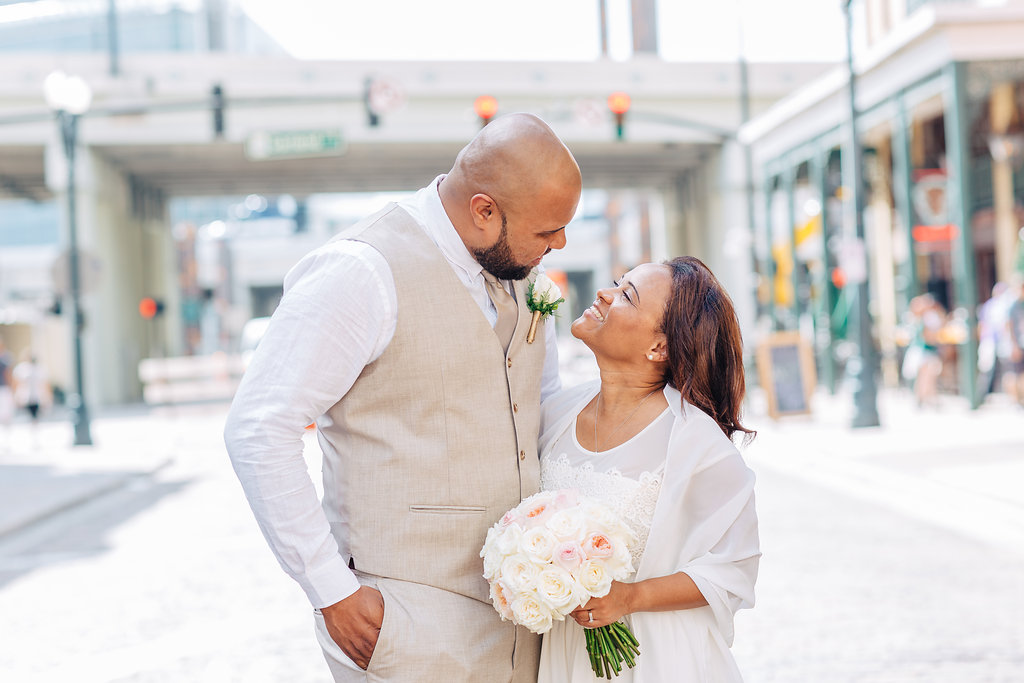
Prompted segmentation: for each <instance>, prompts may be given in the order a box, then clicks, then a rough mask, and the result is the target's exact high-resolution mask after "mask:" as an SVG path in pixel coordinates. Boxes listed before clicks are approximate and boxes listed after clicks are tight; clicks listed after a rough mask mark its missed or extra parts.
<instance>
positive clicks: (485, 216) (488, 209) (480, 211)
mask: <svg viewBox="0 0 1024 683" xmlns="http://www.w3.org/2000/svg"><path fill="white" fill-rule="evenodd" d="M469 215H470V218H472V219H473V225H474V226H476V228H477V229H478V230H480V231H481V233H483V234H482V235H481V236H482V237H483V238H484V240H485V242H486V243H488V244H490V243H491V242H493V241H494V240H496V239H498V236H499V235H501V212H500V211H498V204H497V202H495V201H494V199H492V198H491V196H490V195H486V194H483V193H477V194H475V195H473V196H472V197H470V198H469Z"/></svg>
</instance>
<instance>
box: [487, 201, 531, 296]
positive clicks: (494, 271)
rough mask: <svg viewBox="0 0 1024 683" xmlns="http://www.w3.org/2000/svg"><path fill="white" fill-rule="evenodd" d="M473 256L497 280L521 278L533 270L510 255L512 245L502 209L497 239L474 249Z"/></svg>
mask: <svg viewBox="0 0 1024 683" xmlns="http://www.w3.org/2000/svg"><path fill="white" fill-rule="evenodd" d="M473 258H475V259H476V262H477V263H479V264H480V265H481V266H483V269H484V270H486V271H487V272H488V273H490V274H491V275H493V276H494V277H496V278H498V279H499V280H523V279H525V278H526V276H527V275H529V274H530V271H531V270H533V266H531V265H529V264H527V265H525V266H524V265H522V264H519V263H517V262H516V260H515V257H513V256H512V247H511V246H509V243H508V222H507V221H506V219H505V212H504V211H501V234H500V235H499V236H498V241H497V242H495V243H494V244H492V245H491V246H489V247H485V248H484V249H474V250H473Z"/></svg>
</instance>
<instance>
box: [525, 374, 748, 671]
mask: <svg viewBox="0 0 1024 683" xmlns="http://www.w3.org/2000/svg"><path fill="white" fill-rule="evenodd" d="M599 388H600V385H599V383H598V382H592V383H588V384H584V385H582V386H579V387H574V388H572V389H567V390H564V391H562V392H559V393H558V394H556V395H554V396H552V397H551V398H550V399H549V400H548V401H546V402H545V403H544V405H543V407H542V418H541V435H540V452H541V457H544V456H545V455H548V450H549V449H550V447H551V445H552V444H554V443H555V442H556V440H557V439H558V437H559V436H561V435H562V434H563V433H564V432H565V431H566V430H567V429H568V428H569V427H570V426H571V425H572V424H573V421H574V418H575V417H576V415H578V414H579V412H580V411H581V410H582V409H583V408H584V407H585V406H586V405H587V403H588V402H589V401H590V400H591V399H592V398H593V397H594V396H595V395H597V392H598V389H599ZM664 393H665V398H666V400H667V401H668V405H669V407H670V408H671V410H672V413H673V416H674V421H673V423H672V432H671V435H670V437H669V442H668V450H667V453H666V461H665V473H664V480H663V483H662V488H661V493H660V494H659V496H658V502H657V505H656V506H655V510H654V518H653V520H652V523H651V533H650V536H649V537H648V540H647V547H646V549H645V551H644V556H643V559H642V560H641V562H640V566H639V567H638V568H637V574H636V580H637V581H640V580H643V579H649V578H653V577H659V576H667V575H669V574H674V573H676V572H685V573H686V574H687V575H689V576H690V578H691V579H693V581H694V583H695V584H696V585H697V588H698V589H700V592H701V593H702V594H703V595H704V597H705V598H706V599H707V601H708V606H707V607H699V608H695V609H687V610H677V611H674V612H646V613H637V614H635V615H633V616H632V617H631V621H632V623H633V630H634V632H635V634H636V635H637V637H638V638H639V640H640V647H641V653H642V655H641V657H640V658H639V659H638V660H637V666H638V668H637V670H636V675H637V680H651V681H654V680H691V679H684V678H678V677H679V676H680V675H681V674H682V673H683V672H684V671H685V670H687V669H689V671H690V674H691V675H693V676H695V677H696V678H694V679H692V680H713V681H725V680H740V678H739V672H738V670H736V668H735V663H734V662H733V660H732V655H731V653H729V651H728V647H729V646H730V645H732V640H733V615H734V614H735V613H736V611H737V610H739V609H742V608H745V607H752V606H753V605H754V582H755V580H756V578H757V567H758V561H759V558H760V556H761V553H760V550H759V545H758V535H757V515H756V513H755V511H754V473H753V472H752V471H751V470H750V469H749V468H748V467H747V466H746V464H745V463H744V462H743V459H742V457H741V456H740V453H739V450H738V449H737V448H736V446H735V445H733V443H732V441H730V440H729V439H728V437H726V436H725V434H724V433H723V432H722V430H721V429H720V428H719V426H718V424H717V423H716V422H715V421H714V420H713V419H712V418H711V417H710V416H708V415H707V414H706V413H704V412H703V411H702V410H700V409H699V408H697V407H696V406H693V405H691V404H689V403H685V404H684V402H683V401H682V397H681V395H680V393H679V392H678V391H677V390H675V389H673V388H671V387H669V386H666V387H665V390H664ZM680 641H682V642H680ZM687 645H688V647H687ZM645 655H646V656H645ZM688 660H690V661H689V663H690V664H692V666H689V665H688V664H687V662H688ZM641 674H642V675H643V678H642V679H641V678H640V676H641ZM662 674H665V675H667V676H668V677H667V678H659V676H660V675H662Z"/></svg>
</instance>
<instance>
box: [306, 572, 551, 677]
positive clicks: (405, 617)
mask: <svg viewBox="0 0 1024 683" xmlns="http://www.w3.org/2000/svg"><path fill="white" fill-rule="evenodd" d="M357 574H358V575H359V580H360V582H361V583H363V584H365V585H371V586H375V587H376V588H377V590H379V591H380V592H381V595H382V596H383V597H384V623H382V624H381V629H380V637H379V638H378V640H377V647H376V648H375V649H374V651H373V656H372V657H371V658H370V665H369V666H368V667H367V668H366V670H365V671H364V670H362V669H360V668H359V667H358V666H356V664H355V663H354V662H353V661H352V660H351V659H349V658H348V656H346V655H345V653H344V652H343V651H342V650H341V648H340V647H338V645H337V644H336V643H335V642H334V640H333V639H332V638H331V636H330V635H329V634H328V633H327V627H326V626H325V625H324V618H323V616H322V615H321V614H320V611H319V610H315V613H314V614H315V623H316V637H317V641H318V642H319V643H320V648H321V649H322V650H323V653H324V658H325V659H326V660H327V666H328V667H329V668H330V670H331V674H332V675H333V676H334V680H335V682H336V683H382V682H384V681H388V682H391V683H492V682H493V683H535V681H536V680H537V667H538V663H539V660H540V636H537V635H535V634H533V633H530V632H529V631H528V630H526V629H525V628H523V627H521V626H513V625H512V624H510V623H509V622H503V621H501V618H500V617H499V616H498V614H497V612H495V611H494V608H493V607H492V606H491V605H489V604H485V603H482V602H480V601H479V600H473V599H472V598H467V597H465V596H464V595H458V594H456V593H450V592H448V591H443V590H441V589H439V588H434V587H433V586H426V585H423V584H418V583H410V582H408V581H397V580H395V579H385V578H380V577H371V576H368V575H365V574H362V573H359V572H357Z"/></svg>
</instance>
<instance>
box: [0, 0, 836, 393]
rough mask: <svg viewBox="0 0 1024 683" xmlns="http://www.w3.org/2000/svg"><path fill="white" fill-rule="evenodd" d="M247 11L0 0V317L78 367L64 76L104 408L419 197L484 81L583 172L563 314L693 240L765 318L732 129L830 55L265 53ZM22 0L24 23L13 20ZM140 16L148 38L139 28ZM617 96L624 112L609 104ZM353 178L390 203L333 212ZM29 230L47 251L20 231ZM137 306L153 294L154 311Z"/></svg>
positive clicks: (455, 140)
mask: <svg viewBox="0 0 1024 683" xmlns="http://www.w3.org/2000/svg"><path fill="white" fill-rule="evenodd" d="M115 6H116V8H117V10H118V12H117V15H116V16H115V15H110V14H108V10H109V8H110V7H115ZM234 7H235V4H234V3H230V2H205V3H198V2H195V3H188V2H167V3H158V2H155V1H154V2H149V3H147V2H137V3H133V2H128V1H127V0H126V1H124V2H121V1H119V2H117V3H109V2H21V3H15V4H0V35H5V36H8V37H10V39H11V40H10V41H6V40H5V44H7V45H9V46H15V48H16V49H14V51H12V52H9V53H6V54H5V55H4V56H3V58H2V59H0V226H2V229H0V239H3V240H5V241H4V242H2V244H0V246H2V248H3V252H4V261H3V263H4V264H11V265H9V266H5V270H4V273H3V274H2V275H0V297H2V298H0V309H2V310H3V314H2V315H0V319H3V320H8V319H10V320H11V321H12V323H11V324H4V327H3V329H0V333H2V334H4V336H5V337H10V336H11V335H13V334H14V331H13V330H14V329H15V327H17V329H18V330H19V332H18V334H19V335H22V336H20V337H19V338H18V339H19V340H21V341H17V342H16V343H15V344H13V345H12V346H24V345H26V344H27V343H28V341H25V340H27V339H31V340H33V341H32V343H37V342H38V340H41V339H43V338H44V337H45V339H46V340H47V341H46V343H50V341H51V340H53V343H54V344H55V345H56V346H59V347H60V348H59V349H57V350H55V351H54V352H53V358H52V359H51V358H47V361H48V365H49V366H50V367H51V369H53V372H52V373H51V375H52V376H53V377H54V378H55V380H56V381H58V382H60V383H66V382H67V377H68V372H67V364H66V363H65V362H63V359H64V358H67V357H69V356H70V353H69V352H68V347H69V346H70V343H71V339H72V336H73V335H72V329H71V323H70V316H68V315H66V312H67V306H64V312H63V313H61V314H60V315H57V313H58V309H59V308H60V303H61V301H60V300H61V299H62V297H63V296H64V285H63V284H62V283H63V282H65V281H66V275H64V273H66V267H63V268H62V267H61V266H60V263H61V259H62V258H63V259H64V260H65V261H66V257H63V256H62V255H63V254H65V253H66V248H67V244H68V235H67V223H68V222H67V217H66V215H65V212H66V207H67V200H68V198H69V195H71V193H72V190H71V188H69V187H68V185H67V176H68V166H67V161H66V155H65V151H66V150H65V149H64V147H63V145H62V144H61V139H60V135H59V132H58V128H57V126H56V125H55V121H54V113H53V112H52V111H50V110H49V109H48V107H47V106H46V104H45V102H44V100H43V97H42V83H43V81H44V80H45V79H46V77H47V75H48V74H50V73H51V72H52V71H54V70H57V69H61V70H65V71H68V72H71V73H75V74H77V75H80V76H81V77H82V78H83V79H85V80H86V81H87V82H88V83H89V84H90V86H91V89H92V91H93V98H92V108H91V109H90V110H89V111H88V112H86V113H85V114H83V115H82V116H81V123H80V127H79V132H78V145H77V153H76V157H75V158H76V164H75V169H76V178H77V181H76V182H77V185H76V186H75V187H74V188H73V190H74V192H73V195H72V196H74V197H75V199H76V200H77V204H78V211H77V212H76V215H77V216H78V231H77V232H78V235H79V244H80V248H81V250H82V254H83V263H84V264H85V266H86V267H87V272H85V273H83V274H84V275H87V278H86V280H85V281H84V282H83V289H84V290H85V291H83V296H82V303H83V311H84V314H85V326H84V328H83V332H82V334H83V335H84V340H83V341H84V344H83V346H84V349H83V353H84V364H85V366H86V372H85V376H86V384H87V387H86V390H87V393H88V394H89V395H90V403H95V404H100V405H103V404H112V403H122V402H129V401H134V400H138V398H139V397H140V396H141V395H142V391H141V389H142V387H141V384H140V381H139V377H138V367H139V363H140V361H141V360H143V359H145V358H147V357H152V356H180V355H185V354H206V353H211V352H217V351H226V352H233V351H236V350H237V345H238V342H239V339H240V336H241V333H242V329H243V328H244V326H245V323H246V321H247V320H249V319H251V318H257V317H261V316H264V315H266V314H267V313H269V312H270V311H271V310H272V309H273V306H274V305H276V300H277V297H279V296H280V292H281V283H282V280H283V277H284V273H285V272H287V269H288V268H289V267H290V266H291V265H292V264H294V262H295V261H297V260H298V258H299V257H300V256H301V255H302V254H303V253H305V252H306V251H308V250H309V249H311V248H312V247H313V246H315V245H317V244H319V243H321V242H323V241H324V240H325V239H327V237H328V236H329V235H331V234H334V233H335V232H337V231H338V230H340V229H342V228H344V227H347V225H349V224H350V223H351V222H354V220H355V219H356V218H358V217H360V216H362V215H365V214H366V213H368V212H369V211H371V210H373V209H375V208H376V206H379V204H380V203H382V201H383V199H382V198H381V197H382V195H381V193H396V192H402V193H404V192H409V191H414V190H416V189H417V188H419V187H422V186H423V185H425V184H427V183H428V182H429V181H430V180H431V179H432V178H433V177H434V176H435V175H436V174H437V173H440V172H444V171H446V170H447V169H448V168H450V166H451V163H452V161H453V160H454V158H455V155H456V154H457V152H458V150H459V149H460V148H461V147H462V146H463V145H464V144H465V143H466V142H467V141H468V140H469V139H470V138H471V137H472V136H473V135H474V134H475V133H476V131H477V130H479V127H480V125H481V124H482V121H481V119H480V116H479V112H477V111H476V110H475V108H474V102H475V100H476V99H477V98H478V97H480V96H481V95H485V94H486V95H490V96H492V97H493V98H494V101H495V104H496V106H497V112H498V113H499V114H501V113H505V112H510V111H530V112H534V113H536V114H538V115H539V116H541V117H542V118H544V120H546V121H547V122H548V123H550V124H551V126H552V127H553V128H554V129H555V131H556V132H557V133H558V134H559V135H560V136H561V137H562V138H563V139H564V140H565V141H566V142H567V144H568V145H569V146H570V148H571V149H572V150H573V152H574V154H575V155H576V157H577V159H578V161H579V162H580V165H581V168H582V170H583V175H584V182H585V187H586V188H587V194H586V195H585V197H584V202H583V206H582V208H581V212H580V215H579V216H578V219H577V222H576V223H575V224H574V225H573V226H572V228H571V232H572V237H571V244H572V247H571V248H570V249H566V250H563V251H562V252H557V253H555V254H552V255H551V257H550V258H549V259H547V260H546V264H547V266H548V267H549V268H551V269H555V270H558V271H559V272H561V273H564V275H565V283H566V285H567V292H568V293H569V295H570V297H569V298H570V301H569V306H568V307H567V308H568V309H569V311H568V313H567V314H566V315H564V318H563V320H562V321H560V322H559V324H560V325H566V324H567V323H568V321H570V320H571V319H572V317H574V314H575V313H578V312H579V311H580V310H581V309H582V308H585V306H586V305H587V304H588V303H589V301H591V300H592V297H593V293H594V290H595V289H596V288H597V287H598V286H601V285H603V284H605V283H607V282H609V281H610V280H611V279H612V278H613V277H615V276H617V275H619V274H621V273H622V272H623V271H624V270H626V269H628V268H630V267H632V266H633V265H636V264H637V263H639V262H642V261H646V260H650V259H660V258H664V257H666V256H668V255H675V254H680V253H689V254H694V255H696V256H699V257H700V258H702V259H704V260H705V261H706V262H707V263H708V264H709V265H710V266H711V268H712V269H713V270H714V271H715V272H716V273H717V274H718V275H719V277H720V278H721V279H722V281H723V282H724V283H725V285H726V287H727V288H728V289H729V291H730V292H731V293H732V294H733V298H734V300H735V301H736V305H737V309H738V311H739V314H740V316H741V320H742V322H743V324H744V327H745V328H746V329H748V330H749V329H750V328H751V327H752V325H753V320H754V317H755V312H756V311H755V304H754V299H753V296H751V295H750V293H751V292H752V291H753V288H754V284H755V279H754V274H753V272H752V270H753V269H752V259H751V252H750V244H751V234H750V219H749V212H748V209H747V206H748V203H747V198H748V184H747V183H746V179H745V173H744V157H743V150H742V146H741V145H740V144H739V143H738V142H737V140H736V136H735V131H736V130H737V128H738V127H739V125H740V124H741V123H742V122H743V121H744V120H746V119H747V117H748V115H751V114H753V115H756V114H759V113H764V112H766V111H767V110H768V108H769V107H770V106H771V105H772V104H773V103H775V102H777V101H778V100H779V99H780V98H781V97H783V96H784V95H786V94H788V93H789V92H791V91H792V90H793V89H794V88H795V87H798V86H799V85H800V84H802V83H806V82H808V81H809V80H810V79H812V78H815V77H818V76H820V75H821V74H822V73H824V72H825V70H826V69H827V68H828V67H829V65H825V64H815V63H798V64H788V63H787V64H781V63H758V64H751V65H749V70H747V69H744V68H741V66H745V65H741V64H737V63H670V62H665V61H663V60H660V59H658V58H657V57H656V55H655V54H654V53H655V52H656V45H655V44H652V43H651V38H650V36H648V37H647V38H646V39H643V40H639V42H638V43H637V44H638V45H640V46H641V47H642V48H643V49H642V50H641V51H640V52H639V53H638V54H635V55H634V57H633V58H632V59H629V60H626V61H615V60H611V59H609V58H607V57H602V58H600V59H598V60H595V61H590V62H528V61H523V62H365V61H351V62H312V61H309V62H305V61H298V60H295V59H292V58H290V57H288V56H287V55H282V54H280V53H279V52H278V51H276V50H275V49H274V47H273V46H272V45H267V44H266V43H265V41H264V40H263V38H262V37H261V35H260V33H259V31H258V29H252V30H250V28H251V27H250V25H249V24H248V23H247V22H246V21H245V19H244V17H241V16H239V15H237V13H236V12H237V10H236V9H234ZM86 10H88V11H86ZM15 11H18V12H22V13H23V15H22V16H19V17H17V18H15V19H12V16H13V15H12V14H11V12H15ZM32 11H35V12H36V14H34V15H32V14H31V12H32ZM51 11H52V14H47V12H51ZM30 15H31V16H30ZM651 21H653V19H650V18H649V20H648V24H650V22H651ZM112 22H113V23H112ZM111 26H114V28H113V29H112V28H111ZM128 26H131V27H132V28H131V30H129V29H128V28H127V27H128ZM217 27H220V29H219V30H218V29H217ZM232 27H234V28H232ZM5 31H6V33H4V32H5ZM134 31H150V32H151V33H152V35H151V36H150V37H151V40H148V39H144V38H143V37H142V36H140V35H135V34H133V37H132V38H131V39H129V38H128V36H127V34H128V33H132V32H134ZM32 35H35V36H36V37H37V38H38V41H39V42H38V43H37V42H33V41H32V40H29V38H28V37H29V36H32ZM65 39H66V40H65ZM19 41H20V42H19ZM30 43H31V44H30ZM33 45H36V47H33ZM133 46H134V47H133ZM147 47H152V48H153V49H154V50H157V51H154V52H151V51H149V50H148V49H145V48H147ZM58 48H60V49H58ZM65 48H67V50H69V51H64V50H65ZM748 75H749V79H747V76H748ZM613 93H618V97H617V98H616V101H617V102H619V103H622V102H623V101H626V102H627V103H628V102H631V106H630V105H628V104H627V106H626V108H625V110H624V111H620V112H617V113H616V112H612V111H611V110H610V107H609V104H608V101H609V96H610V95H611V94H613ZM623 94H625V95H628V97H627V98H622V96H621V95H623ZM354 193H363V194H364V195H365V196H368V197H372V198H375V199H374V201H377V202H378V203H377V205H376V206H373V207H364V209H366V210H360V211H358V212H357V213H358V215H353V214H349V213H346V212H347V211H348V209H341V208H339V206H337V205H335V202H336V200H337V198H336V197H335V195H340V194H344V195H346V196H348V197H350V198H351V197H352V196H353V195H354ZM285 197H289V198H290V200H291V202H292V204H291V205H289V204H288V201H287V200H285ZM282 201H284V202H285V203H284V204H282V203H281V202H282ZM240 207H241V208H240ZM289 207H290V208H289ZM243 209H244V211H243ZM293 211H294V214H293V213H292V212H293ZM245 212H248V213H245ZM243 214H244V215H243ZM55 224H56V227H54V226H55ZM41 226H48V227H45V229H44V227H41ZM54 233H56V239H54ZM26 234H33V235H35V238H34V241H33V243H32V244H20V245H18V244H16V242H18V241H19V240H21V241H22V242H24V241H25V240H24V239H23V236H24V235H26ZM8 237H9V238H10V239H9V240H8ZM28 250H32V251H33V253H34V254H35V255H33V256H31V257H30V256H29V251H28ZM32 259H38V260H39V263H44V262H46V261H47V260H49V261H50V263H51V264H56V268H54V267H53V266H52V265H51V267H50V268H42V269H40V268H37V269H36V270H35V271H33V272H44V273H46V274H47V275H46V277H45V278H43V279H42V280H40V279H39V277H38V276H32V277H30V276H29V275H27V274H26V273H27V268H22V267H21V264H28V263H30V262H32ZM0 265H2V264H0ZM33 278H35V279H33ZM144 299H145V300H147V302H148V300H149V299H153V300H154V301H153V303H152V304H151V303H147V305H146V307H145V308H144V309H142V310H140V302H141V301H143V300H144ZM17 302H23V304H24V305H22V304H18V305H15V304H16V303H17ZM155 304H162V306H157V305H155ZM150 312H154V314H153V315H152V317H149V315H150ZM51 328H55V329H51ZM23 333H24V334H23ZM747 338H748V339H752V338H753V335H749V334H748V336H747ZM62 369H63V372H62Z"/></svg>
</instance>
